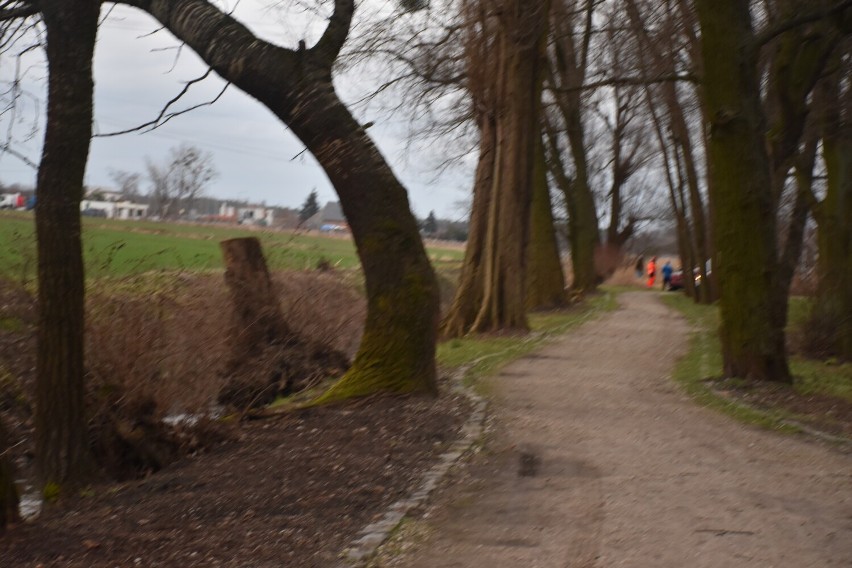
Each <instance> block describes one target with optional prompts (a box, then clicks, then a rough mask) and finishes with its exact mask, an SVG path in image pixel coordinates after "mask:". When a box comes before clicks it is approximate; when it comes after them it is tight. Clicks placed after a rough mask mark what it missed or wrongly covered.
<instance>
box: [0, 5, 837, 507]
mask: <svg viewBox="0 0 852 568" xmlns="http://www.w3.org/2000/svg"><path fill="white" fill-rule="evenodd" d="M123 3H126V4H129V5H131V6H135V7H137V8H139V9H141V10H144V11H146V12H148V13H149V14H151V15H152V16H153V17H154V18H156V19H157V20H158V21H159V22H160V23H161V24H162V25H163V26H164V27H165V28H166V29H168V30H170V31H171V32H172V33H173V34H174V35H175V36H176V37H177V38H179V39H180V40H182V41H183V42H185V44H186V45H187V46H188V47H190V48H191V49H193V50H194V51H195V52H196V53H198V55H199V56H200V57H201V58H202V59H203V60H204V61H205V62H206V63H207V64H208V65H209V66H210V67H211V69H213V70H214V71H216V72H217V73H218V74H219V75H221V76H222V77H223V78H225V79H226V80H227V81H229V82H230V83H232V84H233V85H235V86H237V87H238V88H240V89H242V90H244V91H245V92H246V93H248V94H249V95H251V96H253V97H254V98H256V99H257V100H258V101H260V102H261V103H262V104H264V105H265V106H267V107H268V108H269V109H270V110H271V111H272V112H273V113H274V114H275V115H276V116H277V117H278V118H279V119H280V120H281V121H282V122H284V123H285V124H287V125H288V126H289V128H290V129H291V130H292V131H293V132H294V133H295V134H296V135H297V136H298V137H299V138H300V139H301V140H302V141H303V142H304V144H305V146H306V147H307V149H308V150H309V151H310V152H312V153H313V154H314V156H315V157H316V158H317V160H318V162H319V163H320V165H321V166H322V167H323V168H324V169H325V171H326V173H327V174H328V177H329V179H330V180H331V182H332V184H333V185H334V187H335V189H336V191H337V193H338V195H339V197H340V201H341V205H342V208H343V211H344V213H345V215H346V217H347V219H348V220H349V224H350V226H351V228H352V233H353V237H354V240H355V243H356V246H357V249H358V254H359V257H360V260H361V264H362V267H363V271H364V276H365V281H366V290H367V300H368V314H367V320H366V323H365V333H364V336H363V341H362V344H361V346H360V348H359V351H358V353H357V355H356V358H355V361H354V363H353V365H352V367H351V368H350V370H349V371H348V372H347V373H346V375H345V376H344V377H343V379H342V380H341V381H340V382H339V383H337V384H336V385H335V386H334V387H332V389H331V390H330V391H329V392H327V393H326V394H325V395H324V397H323V400H336V399H339V398H342V397H347V396H357V395H363V394H368V393H371V392H375V391H391V392H408V391H426V392H435V390H436V380H435V360H434V355H435V342H436V339H437V336H438V325H439V321H438V288H437V284H436V279H435V275H434V273H433V272H432V268H431V266H430V264H429V262H428V259H427V257H426V254H425V250H424V248H423V245H422V242H421V239H420V235H419V231H418V226H417V222H416V220H415V219H414V217H413V215H412V214H411V211H410V207H409V203H408V199H407V196H406V192H405V189H404V188H403V187H402V185H401V184H400V183H399V181H398V180H397V179H396V177H395V176H394V174H393V173H392V171H391V169H390V168H389V167H388V165H387V163H386V162H385V160H384V158H383V157H382V156H381V154H380V153H379V152H378V150H377V149H376V147H375V146H374V145H373V143H372V141H371V139H370V138H369V136H368V135H367V134H366V131H365V129H364V128H363V127H362V126H361V125H360V124H359V123H358V122H357V121H356V120H355V119H354V118H353V116H352V115H351V114H350V112H349V110H348V109H347V108H346V106H345V105H344V104H343V103H342V102H341V100H340V99H339V97H338V96H337V94H336V93H335V89H334V86H333V84H332V68H333V65H334V63H335V61H336V60H337V59H338V56H339V55H340V52H341V49H342V47H343V44H344V42H345V41H346V39H347V36H348V34H349V30H350V26H351V23H352V17H353V12H354V9H355V3H354V1H353V0H335V2H334V12H333V14H332V16H331V17H330V19H329V21H328V25H327V27H326V28H325V31H324V33H323V34H322V36H321V37H320V39H319V40H318V41H317V42H316V43H315V44H314V45H313V46H311V47H307V46H306V45H304V44H301V45H299V47H298V48H297V49H288V48H283V47H280V46H276V45H272V44H270V43H268V42H265V41H263V40H261V39H259V38H257V37H256V36H254V35H253V34H252V33H251V32H250V31H249V30H248V29H247V28H246V27H244V26H243V25H242V24H240V23H239V22H238V21H236V20H235V19H234V18H233V17H231V16H230V15H228V14H226V13H224V12H223V11H221V10H220V9H218V8H217V7H216V6H215V5H214V4H212V3H211V2H209V1H206V0H174V1H172V2H160V1H158V0H127V1H126V2H123ZM433 4H435V6H433V7H432V8H430V9H428V10H426V11H425V12H423V11H420V12H416V13H404V14H400V13H396V14H394V15H393V16H392V17H391V20H392V21H393V22H394V23H406V22H407V23H408V24H410V25H411V26H412V28H413V29H418V30H420V33H418V34H416V36H415V37H416V39H414V40H412V41H408V40H406V39H405V38H402V40H401V41H396V40H393V41H390V40H389V41H390V43H387V44H381V45H382V47H381V48H379V49H373V51H374V52H375V51H379V52H383V53H389V54H390V55H391V59H392V60H393V61H395V62H401V63H402V64H404V65H405V68H406V69H407V70H409V73H407V75H406V77H407V78H409V79H413V80H416V81H414V82H413V84H415V85H416V86H417V89H416V90H413V91H411V92H412V93H415V95H414V96H415V98H416V99H418V100H419V101H420V102H422V103H424V104H427V105H432V106H433V107H434V106H440V107H441V108H443V109H444V112H447V111H448V109H450V108H457V109H462V110H463V111H464V112H463V113H462V116H455V117H453V118H452V119H451V120H447V119H446V116H444V117H443V120H442V121H441V122H440V124H439V127H448V128H458V125H459V124H460V123H463V124H467V125H469V129H470V131H472V132H474V134H475V139H476V143H477V144H478V146H479V158H478V163H477V167H476V174H475V181H474V187H473V207H472V213H471V220H470V236H469V240H468V247H467V252H466V257H465V261H464V266H463V270H462V275H461V279H460V282H459V287H458V291H457V294H456V296H455V298H454V301H453V304H452V307H451V309H450V311H449V313H448V314H446V316H445V319H444V321H443V324H442V330H443V333H444V334H445V335H447V336H457V335H464V334H467V333H472V332H479V331H493V330H498V329H521V330H523V329H526V328H527V321H526V313H527V310H528V309H529V307H535V306H540V305H559V304H561V303H563V302H565V295H564V291H563V287H564V284H563V282H564V277H563V276H562V272H561V265H560V264H559V258H558V252H557V249H556V246H555V237H554V234H555V231H554V228H553V225H554V223H553V215H552V207H551V197H552V195H557V196H561V200H562V203H563V207H564V211H565V213H566V216H567V219H568V234H567V236H568V241H569V243H570V246H571V253H572V269H573V279H572V283H571V288H572V289H573V290H574V291H575V292H576V293H588V292H592V291H594V290H595V288H596V286H597V284H598V282H599V278H600V275H601V272H602V263H601V258H602V257H605V256H606V255H601V254H600V253H601V251H602V250H608V249H612V250H615V251H616V253H617V251H618V249H620V248H621V247H622V246H623V245H624V243H625V242H626V241H627V239H628V238H629V237H630V235H631V234H632V232H633V231H634V230H635V228H636V226H637V223H640V222H641V220H642V216H643V210H642V206H641V205H640V201H644V203H645V204H647V203H649V202H653V201H654V200H652V199H648V198H647V195H642V194H640V193H638V190H639V189H641V187H642V183H641V177H642V176H641V175H640V173H642V172H645V175H646V176H647V175H649V174H648V173H647V172H649V171H651V169H650V168H651V166H652V165H653V166H656V168H657V169H656V171H657V172H658V173H657V175H658V179H664V180H665V185H666V186H667V187H666V189H667V193H668V199H669V201H670V203H671V206H672V209H673V211H674V212H675V215H674V216H675V218H676V219H677V233H678V238H679V244H680V248H681V256H682V258H683V261H684V263H685V266H687V267H689V266H693V265H697V266H699V267H700V269H702V270H704V266H705V262H704V261H705V260H707V259H711V258H712V259H713V261H714V262H713V276H714V277H716V278H718V280H719V281H720V283H721V284H722V285H721V286H720V287H719V289H720V307H721V314H722V326H721V337H722V344H723V355H724V365H725V371H726V373H727V374H728V375H730V376H738V377H746V378H751V379H757V380H775V381H789V380H790V373H789V369H788V367H787V362H786V361H787V359H786V353H785V350H784V332H783V327H784V323H785V317H786V316H785V314H786V302H787V292H788V290H789V282H790V278H791V277H792V268H793V266H794V264H795V259H796V257H797V255H798V250H800V248H801V233H802V230H803V229H802V227H803V226H804V223H805V219H806V218H807V213H808V212H811V213H812V214H813V216H814V218H815V219H816V220H817V222H818V223H819V229H820V244H821V247H820V276H821V279H820V300H819V304H818V305H819V306H820V307H819V310H821V313H824V314H826V317H832V316H834V321H835V322H836V325H837V329H838V333H837V337H838V349H839V352H840V354H841V355H843V356H845V357H847V358H852V353H850V349H852V329H850V328H852V322H850V321H849V318H848V314H850V313H852V298H850V294H852V284H850V283H849V281H848V280H849V278H850V275H852V266H850V263H852V254H851V253H850V251H851V250H852V245H850V233H849V231H850V230H852V222H850V221H852V215H850V205H849V204H850V203H852V199H850V195H849V193H850V186H849V183H850V182H849V180H850V176H849V173H850V170H849V156H850V155H852V153H850V152H849V144H850V126H849V103H848V100H849V99H850V98H852V97H849V96H848V95H849V93H848V89H849V30H850V20H852V7H850V2H849V1H848V0H818V1H817V2H812V1H811V2H804V0H764V1H763V2H759V3H758V2H753V3H751V5H749V4H748V3H743V2H740V1H737V0H694V1H691V0H665V1H663V2H652V1H650V0H648V1H642V0H537V1H535V2H531V1H524V0H492V1H485V0H446V1H445V2H443V3H442V2H437V1H436V2H433ZM438 4H441V6H437V5H438ZM99 7H100V2H99V1H97V0H30V1H26V0H5V1H4V2H2V3H0V19H2V20H5V21H10V22H20V20H21V19H22V18H33V17H38V18H40V20H41V22H42V25H43V28H44V31H45V38H46V44H45V49H46V53H47V61H48V69H49V97H48V109H47V122H46V132H45V143H44V150H43V156H42V161H41V163H40V167H39V177H38V188H37V191H38V193H39V204H38V207H37V211H36V223H37V229H38V231H37V232H38V239H39V245H38V250H39V282H40V286H39V310H40V320H39V340H38V343H39V347H38V360H39V363H38V369H37V383H38V395H37V401H36V412H37V420H36V426H37V462H38V466H39V472H40V475H41V481H42V483H43V484H57V485H63V486H74V485H75V484H77V483H80V482H81V481H82V480H83V479H85V477H86V475H87V474H88V472H89V471H90V463H89V460H88V454H87V451H86V447H85V440H84V439H83V438H84V436H83V432H85V428H84V420H85V417H84V410H83V401H82V391H83V389H82V380H83V375H82V370H83V368H82V365H83V361H82V329H83V326H82V318H83V313H82V305H83V273H82V270H83V269H82V263H81V262H80V261H79V259H80V253H81V245H80V224H79V201H80V199H81V197H82V189H81V188H82V177H83V170H84V167H85V161H86V155H87V151H88V140H89V137H90V136H91V103H92V89H93V85H92V80H91V58H92V53H93V49H94V44H95V39H96V35H97V17H98V12H99ZM403 7H404V8H405V9H406V10H409V11H410V10H418V9H421V8H423V7H424V3H404V4H403ZM447 15H450V16H451V19H450V20H449V21H447V19H446V16H447ZM436 21H437V22H438V25H437V26H436V27H435V28H433V29H432V33H431V34H429V33H426V32H427V31H428V30H427V29H426V26H428V25H429V23H430V22H436ZM755 21H757V22H758V24H759V31H756V30H755V24H754V22H755ZM10 29H11V28H10ZM424 38H428V39H424ZM372 45H373V47H374V48H375V46H376V45H377V44H376V43H375V42H372ZM355 51H358V49H356V50H355ZM394 68H395V69H398V68H399V67H398V66H395V67H394ZM452 100H457V101H464V103H465V104H462V105H451V104H446V103H447V101H452ZM436 101H443V104H439V103H437V102H436ZM767 124H768V125H769V127H767ZM439 131H442V130H439ZM443 131H446V130H443ZM600 133H606V135H605V136H603V139H605V140H608V141H609V142H608V144H605V145H603V146H602V145H601V144H592V142H593V140H592V138H597V135H598V134H600ZM591 134H595V136H594V137H592V136H591ZM651 140H653V141H655V142H656V144H657V146H658V149H657V153H656V154H655V155H650V154H649V153H648V148H649V146H650V143H649V142H650V141H651ZM604 146H605V147H606V148H607V149H606V151H601V150H600V149H601V148H602V147H604ZM767 149H768V150H767ZM817 149H821V152H822V156H823V163H824V177H825V178H826V184H825V186H826V188H825V190H824V192H823V194H822V195H820V198H818V193H817V192H815V191H814V178H815V175H814V167H815V166H814V162H815V159H814V156H815V155H816V152H817ZM601 156H604V158H601ZM702 162H703V165H702ZM791 173H792V174H793V175H791ZM604 180H606V182H607V183H603V181H604ZM637 180H638V181H637ZM550 186H553V187H554V188H556V189H557V190H558V191H557V192H555V193H553V194H551V192H550V191H549V187H550ZM708 212H709V214H708ZM607 214H608V225H607V227H606V230H605V231H601V229H600V226H601V219H604V218H606V217H607ZM782 236H783V237H784V238H785V240H784V245H783V246H780V245H779V242H780V240H779V239H780V238H781V237H782ZM797 243H798V250H797ZM69 259H70V260H69ZM687 281H689V279H687ZM701 288H702V294H705V293H706V292H704V290H707V289H708V288H709V287H706V286H702V287H701ZM703 299H704V300H708V299H709V297H708V296H704V297H703ZM837 314H840V316H841V317H836V316H837ZM844 317H845V318H846V319H843V318H844ZM2 494H3V493H2V492H0V495H2ZM2 510H3V508H2V507H0V511H2Z"/></svg>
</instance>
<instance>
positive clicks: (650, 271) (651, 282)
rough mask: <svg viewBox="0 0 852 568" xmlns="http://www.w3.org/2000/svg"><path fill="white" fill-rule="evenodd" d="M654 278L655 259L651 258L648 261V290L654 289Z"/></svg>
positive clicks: (655, 274)
mask: <svg viewBox="0 0 852 568" xmlns="http://www.w3.org/2000/svg"><path fill="white" fill-rule="evenodd" d="M655 276H657V257H656V256H652V257H651V260H649V261H648V288H653V287H654V277H655Z"/></svg>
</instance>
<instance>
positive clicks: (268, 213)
mask: <svg viewBox="0 0 852 568" xmlns="http://www.w3.org/2000/svg"><path fill="white" fill-rule="evenodd" d="M219 218H220V219H230V220H232V222H234V223H239V224H241V225H261V226H264V227H271V226H272V224H273V223H274V222H275V210H274V209H273V208H271V207H262V206H255V205H245V206H239V205H229V204H228V203H223V204H222V205H221V206H220V207H219Z"/></svg>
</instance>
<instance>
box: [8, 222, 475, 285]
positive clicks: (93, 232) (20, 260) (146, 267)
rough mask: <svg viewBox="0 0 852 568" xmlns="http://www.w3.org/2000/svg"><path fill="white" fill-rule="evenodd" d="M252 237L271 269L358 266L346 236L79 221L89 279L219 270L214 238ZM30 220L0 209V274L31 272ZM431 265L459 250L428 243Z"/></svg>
mask: <svg viewBox="0 0 852 568" xmlns="http://www.w3.org/2000/svg"><path fill="white" fill-rule="evenodd" d="M246 236H255V237H258V238H259V239H260V240H261V243H262V245H263V248H264V254H265V255H266V259H267V263H268V264H269V267H270V269H272V270H281V269H295V270H301V269H311V268H314V267H316V265H317V263H318V262H320V261H321V260H325V261H327V262H328V263H329V264H331V265H332V266H335V267H338V268H342V269H355V268H357V267H358V266H360V262H359V260H358V255H357V253H356V251H355V246H354V244H353V242H352V240H351V239H347V238H338V237H326V236H315V235H305V234H293V233H289V232H281V231H272V230H265V231H260V230H252V229H246V228H240V227H222V226H212V225H188V224H178V223H158V222H152V221H117V220H107V219H91V218H85V219H84V220H83V250H84V256H85V262H86V272H87V275H88V277H90V278H103V277H115V276H118V277H120V276H127V275H130V274H139V273H143V272H148V271H154V270H176V269H181V270H192V271H205V270H215V269H221V268H222V256H221V253H220V251H219V241H222V240H226V239H233V238H238V237H246ZM34 240H35V239H34V223H33V217H32V214H30V213H6V212H4V213H0V276H6V277H12V278H15V279H17V280H26V279H29V280H31V279H32V278H33V275H34V273H35V244H34ZM427 252H428V254H429V256H430V258H431V259H432V261H433V262H434V263H436V264H437V265H441V264H447V265H455V264H457V263H458V262H459V261H460V260H461V259H462V257H463V255H464V251H463V250H461V249H460V248H441V247H428V248H427Z"/></svg>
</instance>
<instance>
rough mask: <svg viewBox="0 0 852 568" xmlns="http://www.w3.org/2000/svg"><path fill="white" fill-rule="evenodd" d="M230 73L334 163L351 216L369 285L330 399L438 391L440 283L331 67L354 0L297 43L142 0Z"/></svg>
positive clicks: (160, 0)
mask: <svg viewBox="0 0 852 568" xmlns="http://www.w3.org/2000/svg"><path fill="white" fill-rule="evenodd" d="M127 3H128V4H131V5H135V6H137V7H139V8H142V9H143V10H145V11H147V12H148V13H150V14H151V15H152V16H154V17H155V18H156V19H157V20H159V21H160V22H161V23H162V24H163V25H164V26H165V27H166V28H167V29H169V30H170V31H171V32H172V33H173V34H175V35H176V36H177V37H178V38H179V39H181V40H183V41H184V42H186V44H187V45H189V47H191V48H192V49H193V50H195V51H196V53H198V55H199V56H200V57H201V58H202V59H203V60H204V61H205V62H207V63H208V65H210V66H211V67H212V68H213V69H214V70H215V71H216V72H217V73H218V74H219V75H221V76H222V77H223V78H224V79H226V80H228V81H231V82H232V83H233V84H234V85H236V86H237V87H239V88H240V89H242V90H243V91H245V92H246V93H248V94H249V95H251V96H253V97H255V98H256V99H258V100H259V101H260V102H261V103H263V104H264V105H265V106H266V107H267V108H269V109H270V110H271V111H272V112H273V113H274V114H275V115H276V116H277V117H278V118H280V119H281V120H282V121H283V122H284V123H285V124H287V125H288V126H289V127H290V129H291V130H292V131H293V133H294V134H296V136H298V137H299V139H300V140H302V142H303V143H304V144H305V146H306V147H307V149H308V150H309V151H310V152H311V153H312V154H313V155H314V156H315V157H316V159H317V161H318V162H319V163H320V165H321V166H322V167H323V169H324V170H325V172H326V174H327V175H328V177H329V179H330V181H331V183H332V185H333V186H334V188H335V190H336V191H337V194H338V196H339V197H340V202H341V207H342V209H343V213H344V214H345V215H346V218H347V220H348V221H349V225H350V228H351V230H352V235H353V237H354V240H355V245H356V247H357V250H358V256H359V258H360V260H361V266H362V268H363V271H364V277H365V280H366V288H367V319H366V322H365V327H364V336H363V339H362V341H361V345H360V347H359V350H358V353H357V355H356V357H355V361H354V362H353V364H352V366H351V367H350V369H349V371H348V372H347V373H346V375H344V377H343V378H342V379H341V380H340V381H339V382H338V383H337V384H335V385H334V386H333V387H332V388H331V389H330V390H329V392H327V393H326V394H325V395H323V397H321V401H323V402H328V401H332V400H338V399H341V398H347V397H351V396H362V395H366V394H370V393H373V392H378V391H385V392H412V391H426V392H431V393H435V392H437V382H436V367H435V341H436V335H437V318H438V285H437V280H436V278H435V274H434V272H433V271H432V267H431V265H430V264H429V260H428V257H427V256H426V251H425V249H424V247H423V243H422V240H421V238H420V234H419V231H418V228H417V221H416V220H415V218H414V215H413V214H412V213H411V209H410V206H409V202H408V197H407V195H406V192H405V188H403V187H402V185H401V184H400V182H399V181H398V180H397V179H396V177H395V176H394V174H393V172H392V171H391V169H390V167H389V166H388V165H387V162H386V161H385V160H384V158H383V157H382V155H381V154H380V153H379V151H378V149H377V148H376V147H375V145H374V144H373V142H372V140H370V138H369V136H368V135H367V133H366V131H365V130H364V128H363V127H362V126H361V125H360V124H358V122H357V121H356V120H355V119H354V118H353V117H352V115H351V114H350V113H349V111H348V110H347V109H346V107H345V106H344V104H343V103H342V102H341V101H340V99H339V98H338V96H337V94H336V93H335V91H334V86H333V84H332V77H331V68H332V65H333V63H334V61H335V59H336V58H337V54H338V53H339V51H340V48H341V47H342V45H343V42H344V41H345V39H346V36H347V34H348V30H349V25H350V22H351V17H352V13H353V11H354V2H353V1H352V0H336V1H335V11H334V14H333V15H332V17H331V19H330V21H329V24H328V27H327V28H326V31H325V33H324V34H323V36H322V37H321V38H320V40H319V41H318V42H317V43H316V45H314V46H313V47H311V48H309V49H299V50H298V51H294V50H289V49H285V48H281V47H277V46H274V45H271V44H269V43H266V42H264V41H261V40H259V39H258V38H256V37H255V36H254V35H252V34H251V32H249V31H248V30H247V29H246V28H245V27H244V26H242V25H241V24H240V23H238V22H237V21H235V20H234V19H233V18H231V17H230V16H229V15H226V14H225V13H223V12H222V11H220V10H219V9H217V8H215V7H214V6H213V5H212V4H210V3H209V2H208V1H206V0H176V1H165V0H133V1H128V2H127Z"/></svg>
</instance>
